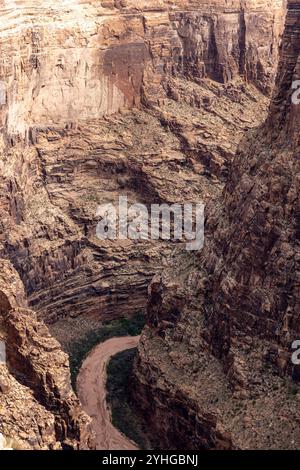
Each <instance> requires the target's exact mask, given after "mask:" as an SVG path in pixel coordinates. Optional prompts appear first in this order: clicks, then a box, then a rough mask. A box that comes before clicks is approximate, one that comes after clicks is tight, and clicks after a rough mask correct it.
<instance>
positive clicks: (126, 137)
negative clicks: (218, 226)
mask: <svg viewBox="0 0 300 470" xmlns="http://www.w3.org/2000/svg"><path fill="white" fill-rule="evenodd" d="M283 3H284V1H281V0H247V1H240V0H230V1H227V0H226V1H224V0H213V1H206V0H189V1H187V0H186V1H182V0H176V1H172V2H171V1H167V0H165V1H163V0H147V1H139V2H138V3H137V2H136V1H135V0H126V1H122V2H120V1H115V2H112V1H93V2H77V1H75V0H74V1H73V0H70V1H68V2H61V1H58V0H55V1H52V2H51V5H49V6H48V4H46V3H45V2H44V1H43V2H42V1H40V0H36V1H35V2H32V0H23V1H22V2H17V3H16V2H13V1H11V0H7V1H0V5H1V19H0V33H1V34H0V44H1V51H2V54H1V58H0V80H1V83H0V126H1V134H0V175H1V182H0V257H1V258H5V259H7V260H10V262H11V264H12V265H13V266H14V268H15V269H16V270H17V271H18V273H19V275H20V277H21V279H22V282H23V285H24V287H25V293H24V292H23V286H22V285H21V284H20V281H19V280H18V281H17V282H18V285H20V286H21V287H20V290H18V288H17V289H15V288H14V286H13V289H12V286H11V282H10V277H9V278H8V279H7V280H6V282H5V279H3V281H4V282H3V289H2V288H1V291H0V314H5V315H6V321H5V322H4V323H3V322H2V323H3V332H4V333H3V334H9V335H10V336H11V338H12V345H11V347H10V348H8V355H9V361H10V363H11V364H12V368H13V369H14V371H15V372H13V371H12V370H10V369H7V368H6V369H5V368H4V370H3V373H2V371H1V377H2V376H3V377H4V378H5V380H4V382H3V383H2V389H3V390H4V391H5V390H7V387H9V390H10V391H9V392H8V394H5V393H6V392H3V395H2V396H1V399H3V403H4V404H3V409H4V410H5V416H6V417H7V420H6V421H3V426H2V427H3V429H1V428H0V431H1V430H3V432H4V434H5V435H6V434H9V435H11V437H14V438H16V439H19V440H20V441H21V442H22V444H23V445H27V447H34V448H53V447H55V448H56V447H61V446H67V445H70V446H71V447H74V448H76V447H77V446H78V445H80V444H79V442H81V443H82V444H83V445H85V444H86V441H87V437H86V435H85V432H86V431H85V423H83V424H82V420H83V421H84V418H82V415H81V413H80V408H78V403H77V401H76V399H75V398H74V396H73V395H72V394H71V392H70V390H69V386H68V381H69V379H68V374H67V362H66V357H65V356H64V355H63V354H62V353H61V351H60V350H59V347H58V344H57V343H56V342H55V341H54V340H52V339H50V338H48V333H47V330H46V329H45V327H44V326H42V325H40V324H39V323H38V322H37V320H36V317H35V315H34V314H33V313H32V314H31V313H29V312H31V311H30V310H29V311H28V310H24V308H25V309H26V307H27V305H26V302H27V301H28V305H29V306H30V308H33V309H34V310H35V311H36V312H37V315H38V319H39V320H42V319H43V320H45V321H46V322H47V323H55V325H54V326H53V327H52V331H54V333H55V335H56V336H57V337H58V338H59V339H60V340H61V342H63V343H64V346H65V345H66V344H67V343H68V342H69V341H71V340H72V339H73V338H74V337H75V338H76V337H77V336H78V335H79V336H80V335H83V334H84V333H85V331H86V330H87V329H88V330H91V329H92V328H93V325H94V323H93V321H95V323H96V324H99V319H102V318H103V316H104V315H110V316H112V315H114V316H118V315H120V312H122V313H123V314H124V313H125V314H131V313H132V312H136V311H139V310H141V309H142V308H143V306H144V305H145V302H146V297H147V286H148V283H149V282H150V279H151V278H152V277H153V275H154V274H155V273H157V272H160V270H161V266H162V265H163V263H164V260H165V259H166V258H168V257H169V256H170V254H171V253H172V252H173V246H170V245H168V244H162V245H157V244H156V245H155V244H152V243H149V244H140V245H136V244H135V243H131V242H130V243H127V242H126V243H124V244H122V243H113V242H112V243H102V242H100V241H99V240H97V239H96V238H95V225H96V222H97V221H96V220H95V209H96V207H97V205H98V204H99V203H102V202H106V201H110V202H111V201H116V200H117V196H118V195H119V194H120V192H122V191H124V192H126V193H127V194H128V196H129V199H130V200H131V201H134V202H137V201H141V202H146V203H150V202H164V201H165V202H174V201H176V202H187V201H191V202H192V201H197V202H199V200H200V199H202V200H204V201H208V200H211V201H212V200H213V201H218V200H219V198H220V194H221V191H222V188H223V185H224V182H225V181H226V180H227V177H228V171H229V167H230V164H231V161H232V159H233V156H234V154H235V152H236V149H237V147H238V144H239V142H240V140H241V139H242V137H243V136H244V133H245V131H246V130H248V129H251V128H253V127H256V126H257V125H258V124H259V123H261V122H262V121H263V120H264V118H265V116H266V109H267V106H268V102H269V98H268V94H269V92H270V90H271V88H272V86H273V81H274V71H275V68H276V65H277V60H278V52H277V45H278V42H279V37H280V33H281V28H282V23H283V17H284V14H283V12H284V9H283ZM291 63H292V62H291ZM278 100H279V101H280V100H281V98H280V97H279V98H278ZM137 108H138V109H137ZM119 111H120V113H119ZM278 112H279V111H278ZM280 113H281V111H280ZM280 113H279V115H278V119H281V118H280V116H282V114H280ZM290 122H291V129H292V123H294V122H295V121H294V118H292V117H291V121H290ZM232 184H233V183H232V181H230V183H229V186H228V187H230V185H232ZM228 197H229V196H228ZM221 259H222V253H220V260H221ZM213 261H214V260H213ZM213 261H212V263H213ZM183 266H186V268H185V270H186V272H187V273H188V271H189V270H188V267H189V266H190V260H189V259H185V260H184V262H183V263H182V264H181V269H183ZM205 269H207V270H208V271H209V262H208V264H207V266H206V268H205ZM212 269H214V268H212ZM9 270H11V267H10V268H9ZM12 276H13V278H14V276H15V273H14V272H13V274H12ZM198 278H199V275H198ZM7 281H8V282H7ZM0 282H2V278H1V277H0ZM209 286H210V285H209ZM209 286H208V287H207V289H210V288H211V287H209ZM11 291H13V292H11ZM1 292H2V293H1ZM164 295H165V294H164V293H162V296H164ZM180 295H181V294H180ZM184 295H185V294H184ZM168 296H169V294H168ZM179 297H180V296H179ZM183 298H184V296H183ZM157 302H158V309H157V312H156V313H155V312H153V324H155V326H159V325H158V324H159V322H160V320H159V319H158V320H157V321H156V319H155V318H156V315H158V317H159V311H160V309H159V302H160V300H159V297H158V299H157ZM182 302H184V301H183V300H182ZM20 308H21V309H20ZM167 310H168V309H167V308H166V315H165V316H166V318H164V321H168V322H170V321H171V322H173V321H174V318H175V319H176V321H177V316H178V314H179V313H180V309H179V308H178V307H176V306H175V307H174V309H173V310H172V312H171V314H169V313H168V311H167ZM8 312H10V313H8ZM74 317H79V320H78V321H77V323H76V322H75V320H74ZM81 317H82V318H83V319H82V318H81ZM217 321H218V320H216V322H217ZM2 323H1V325H2ZM70 325H71V327H70ZM1 327H2V326H1ZM76 328H77V329H76ZM159 328H160V326H159ZM35 330H37V331H35ZM196 331H197V329H196V330H195V332H196ZM217 331H218V329H216V332H215V334H219V333H217ZM221 333H222V332H221ZM221 333H220V334H221ZM40 334H41V335H42V336H43V335H44V334H45V335H46V337H47V339H46V340H45V341H43V340H42V339H41V338H40ZM222 334H223V333H222ZM225 336H226V335H225V333H224V335H223V337H224V338H225ZM199 337H200V336H199ZM207 341H208V339H207ZM209 341H210V344H214V340H213V339H210V340H209ZM224 342H225V339H224ZM36 343H38V347H37V350H35V347H36V346H34V345H36ZM220 344H221V343H220ZM16 345H17V347H15V346H16ZM48 347H49V348H50V350H51V353H53V355H54V358H55V364H56V365H57V368H58V371H56V370H54V369H53V370H52V368H51V367H50V366H51V363H50V361H48V359H47V357H48V355H47V348H48ZM141 357H142V354H141ZM41 358H44V360H43V362H42V363H41ZM145 361H146V358H145ZM215 363H216V367H218V374H219V375H220V377H223V376H222V371H221V368H220V366H219V363H218V362H217V361H215ZM25 366H26V376H25V377H23V378H22V380H21V379H20V377H22V374H23V372H24V367H25ZM56 372H57V373H56ZM14 373H16V375H14ZM48 379H49V380H48ZM141 380H142V379H141ZM28 381H29V382H30V383H29V382H28ZM170 383H171V382H170ZM7 384H8V385H7ZM145 386H146V385H145ZM224 387H225V386H224ZM226 393H227V392H226ZM228 393H229V392H228ZM14 395H15V396H17V397H18V399H19V400H20V401H19V402H17V408H16V409H17V411H15V407H14V404H13V397H14ZM158 396H159V395H158ZM178 396H179V399H178V400H177V398H176V399H174V401H172V406H170V409H173V408H174V409H178V407H180V406H181V405H180V403H181V401H182V400H185V399H184V398H183V397H184V396H186V392H185V391H180V392H179V395H178ZM224 396H227V395H226V394H225V395H224ZM25 400H28V403H30V404H31V405H30V406H31V410H32V412H31V413H30V416H28V415H27V414H26V412H25V411H24V403H25ZM161 401H162V403H163V399H161ZM193 403H194V405H193V412H192V413H191V416H188V417H186V416H183V417H182V419H183V421H182V422H184V420H186V419H187V421H188V422H190V423H193V426H194V424H195V423H198V421H199V420H200V425H197V426H196V427H197V433H198V435H199V436H200V437H199V440H200V441H201V440H202V439H203V440H205V447H213V445H214V443H216V442H217V443H218V444H215V445H216V446H218V447H221V448H226V447H228V446H230V445H232V444H231V442H232V440H231V438H230V436H229V435H228V433H227V432H226V431H224V429H223V427H222V425H221V424H220V420H218V419H216V418H215V417H214V416H213V414H212V413H210V412H208V413H206V412H203V413H202V414H201V413H200V412H199V409H202V408H201V406H200V408H199V403H198V401H197V399H195V400H194V402H193ZM7 410H8V411H7ZM182 410H183V414H185V410H186V407H183V408H182ZM15 412H16V414H17V416H20V420H19V421H20V422H19V423H17V422H16V421H14V419H13V416H14V413H15ZM74 416H75V418H76V419H75V418H74ZM153 416H156V415H155V414H153ZM158 417H159V415H158ZM73 418H74V419H73ZM35 420H38V421H39V422H41V423H42V424H41V428H42V431H41V433H40V434H41V436H40V434H39V431H38V429H37V428H36V426H35V424H34V422H35ZM172 420H173V412H172V413H171V414H170V423H169V424H170V426H172V423H173V421H172ZM23 423H25V424H24V426H23ZM211 423H212V424H211ZM173 424H174V423H173ZM198 424H199V423H198ZM81 425H82V427H81ZM26 429H27V431H26ZM82 429H83V431H82ZM203 429H204V430H203ZM208 434H209V435H208ZM166 435H167V434H166ZM36 436H38V438H36ZM185 438H186V439H187V440H186V441H182V442H184V443H185V446H186V447H189V448H192V446H193V444H192V442H194V441H191V440H190V438H188V437H187V436H186V437H185ZM182 439H184V436H182ZM191 439H193V437H191ZM26 443H27V444H26ZM165 445H166V446H167V441H166V442H165Z"/></svg>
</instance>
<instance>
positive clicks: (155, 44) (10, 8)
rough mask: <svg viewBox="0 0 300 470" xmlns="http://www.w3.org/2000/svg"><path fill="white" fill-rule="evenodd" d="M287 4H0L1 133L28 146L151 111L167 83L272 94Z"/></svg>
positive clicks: (201, 0)
mask: <svg viewBox="0 0 300 470" xmlns="http://www.w3.org/2000/svg"><path fill="white" fill-rule="evenodd" d="M283 3H284V2H283V1H281V0H273V1H270V0H264V1H257V0H251V1H249V0H248V1H247V2H242V4H241V2H240V1H239V0H231V1H229V2H224V1H223V0H222V1H221V0H219V1H217V0H215V1H210V2H207V1H204V0H198V1H185V2H182V1H173V2H169V1H159V0H157V1H156V0H154V1H150V2H149V1H147V2H144V1H142V2H141V1H137V2H136V1H134V2H130V1H124V2H111V1H107V2H104V1H102V2H101V1H93V2H80V1H76V0H74V1H60V0H51V1H41V0H37V1H35V2H33V1H30V0H24V1H22V2H17V1H16V2H14V1H1V4H0V5H1V19H0V32H1V39H0V41H1V51H2V54H1V59H0V80H2V81H3V85H2V86H4V89H5V99H4V100H2V106H1V110H0V116H1V121H2V126H3V128H5V131H6V132H7V133H8V135H21V136H22V137H24V136H28V129H29V128H30V127H32V126H46V125H54V124H56V125H62V124H66V123H70V122H72V123H76V122H78V121H80V122H82V121H87V120H89V119H95V118H99V117H101V116H103V115H108V114H113V113H116V112H118V111H119V109H122V108H131V107H133V106H138V105H139V103H140V101H141V96H144V99H147V100H149V102H151V103H152V102H154V103H157V100H158V98H159V96H160V95H161V93H162V81H163V79H164V77H166V75H168V74H169V73H171V74H173V75H174V74H175V75H184V76H185V77H191V78H192V79H200V78H202V77H210V78H212V79H214V80H217V81H220V82H225V81H228V80H230V79H232V78H234V77H236V76H237V75H241V76H244V77H245V78H246V79H247V80H249V81H252V82H253V83H255V84H257V85H258V86H259V87H260V88H261V89H262V90H264V91H270V90H271V86H272V80H273V76H274V67H275V66H276V62H277V44H278V39H279V35H280V31H281V28H282V20H283V16H284V15H283V7H282V5H283ZM142 89H143V90H144V92H143V93H142Z"/></svg>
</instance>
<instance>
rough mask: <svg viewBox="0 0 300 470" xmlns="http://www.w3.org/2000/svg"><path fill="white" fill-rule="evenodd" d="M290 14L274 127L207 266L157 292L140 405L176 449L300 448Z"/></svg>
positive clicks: (262, 135)
mask: <svg viewBox="0 0 300 470" xmlns="http://www.w3.org/2000/svg"><path fill="white" fill-rule="evenodd" d="M288 8H289V10H288V15H287V20H286V28H285V33H284V38H283V44H282V48H281V60H280V65H279V72H278V78H277V85H276V92H275V95H274V99H273V102H272V106H271V110H270V113H269V117H268V119H267V120H266V123H265V124H263V125H262V126H260V127H259V128H258V129H257V130H254V131H251V132H250V133H249V134H248V135H247V137H246V138H245V139H244V140H242V143H241V145H240V148H239V151H238V154H237V156H236V158H235V159H234V162H233V165H232V168H231V171H230V175H229V179H228V182H227V184H226V187H225V190H224V192H223V195H222V203H221V204H220V205H219V206H218V207H217V208H215V209H214V211H212V214H210V215H209V217H208V223H207V229H206V246H205V248H204V250H203V252H202V253H201V254H200V255H199V257H198V259H197V261H196V263H197V264H198V266H197V267H193V268H187V269H185V270H183V269H181V266H182V265H181V263H180V258H179V259H177V260H176V261H175V263H174V264H173V265H172V268H171V270H166V271H165V272H164V274H163V275H162V276H158V277H156V278H155V279H154V280H153V282H152V284H151V287H150V298H149V307H148V312H149V325H148V327H147V328H146V330H145V332H144V336H143V339H142V342H141V344H140V347H139V357H138V360H137V363H136V370H135V374H136V380H135V391H134V395H135V398H136V404H137V406H138V407H140V410H141V412H142V413H143V415H144V416H146V419H147V420H149V423H151V425H152V427H151V432H152V435H154V436H158V437H157V439H162V442H163V446H164V447H165V448H188V449H195V448H199V449H202V448H224V445H225V446H230V447H234V448H235V447H238V448H256V449H257V448H260V449H262V448H274V449H276V448H277V449H279V448H292V449H295V448H299V445H300V434H299V416H300V400H299V397H300V389H299V385H297V384H296V382H297V381H299V366H294V365H293V364H292V362H291V355H292V342H293V341H294V340H296V339H298V338H299V335H300V331H299V313H300V308H299V299H300V296H299V277H300V265H299V261H300V258H299V209H300V208H299V190H300V187H299V173H300V171H299V170H300V167H299V144H300V141H299V123H300V121H299V118H300V108H299V105H296V104H293V103H292V100H291V94H292V82H293V81H294V80H299V76H300V75H299V72H300V69H299V52H300V30H299V25H300V5H299V2H297V1H290V2H289V7H288ZM195 406H196V412H195ZM195 415H196V416H195ZM208 415H209V418H207V417H208ZM203 419H206V425H205V426H200V429H199V427H198V426H197V425H195V422H198V423H199V422H200V423H201V422H202V421H203ZM182 427H184V428H185V430H188V432H186V433H184V434H183V433H182V434H181V433H180V429H182ZM218 428H220V429H221V430H222V432H221V442H220V433H218V432H217V430H218ZM174 429H175V430H179V431H178V434H177V435H178V436H179V438H180V439H179V440H176V437H175V434H174V433H173V430H174ZM201 431H202V433H201ZM154 444H155V445H158V444H157V442H156V443H155V442H154Z"/></svg>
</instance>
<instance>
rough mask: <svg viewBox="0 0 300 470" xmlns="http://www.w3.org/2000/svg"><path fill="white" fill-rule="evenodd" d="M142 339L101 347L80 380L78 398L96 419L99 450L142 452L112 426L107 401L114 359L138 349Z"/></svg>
mask: <svg viewBox="0 0 300 470" xmlns="http://www.w3.org/2000/svg"><path fill="white" fill-rule="evenodd" d="M139 339H140V336H134V337H132V336H125V337H120V338H111V339H109V340H107V341H105V342H104V343H101V344H99V345H98V346H96V347H95V348H94V349H93V350H92V352H91V353H90V354H89V356H88V357H87V358H86V359H85V361H84V362H83V364H82V367H81V370H80V372H79V375H78V377H77V393H78V397H79V399H80V401H81V403H82V407H83V409H84V410H85V412H86V413H87V414H88V415H89V416H90V417H91V418H92V419H93V421H92V426H93V430H94V432H95V434H96V448H97V450H138V447H137V445H136V444H135V443H134V442H132V441H131V440H130V439H128V438H127V437H126V436H124V435H123V434H122V433H121V432H120V431H119V430H118V429H116V428H115V427H114V426H113V425H112V422H111V411H110V409H109V407H108V405H107V401H106V381H107V373H106V369H107V364H108V363H109V361H110V359H111V357H112V356H115V355H116V354H118V353H119V352H121V351H125V350H127V349H133V348H135V347H137V345H138V342H139Z"/></svg>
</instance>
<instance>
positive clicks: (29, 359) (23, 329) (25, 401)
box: [0, 260, 94, 450]
mask: <svg viewBox="0 0 300 470" xmlns="http://www.w3.org/2000/svg"><path fill="white" fill-rule="evenodd" d="M0 265H1V276H0V341H1V353H2V354H3V344H5V350H6V354H5V358H4V357H3V356H1V363H0V432H1V434H2V435H3V436H4V437H5V439H6V440H7V442H9V443H10V445H11V446H12V447H13V448H14V449H22V450H25V449H26V450H27V449H35V450H51V449H52V450H60V449H74V450H77V449H79V448H80V449H92V448H93V446H94V444H93V435H92V432H91V430H90V418H88V416H86V415H85V414H84V413H83V412H82V410H81V406H80V404H79V401H78V399H77V398H76V397H75V394H74V392H73V391H72V389H71V383H70V370H69V362H68V358H67V356H66V354H65V353H63V352H62V350H61V348H60V345H59V343H58V342H57V341H56V340H54V339H53V337H51V335H50V333H49V331H48V329H47V327H46V326H45V325H44V324H43V323H40V322H38V321H37V319H36V314H35V313H34V312H33V311H32V310H29V309H28V308H27V306H26V300H25V295H24V289H23V285H22V282H21V280H20V278H19V276H18V274H17V273H16V271H15V270H14V269H13V268H12V266H11V265H10V263H9V262H8V261H4V260H1V262H0ZM4 359H5V361H4Z"/></svg>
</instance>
